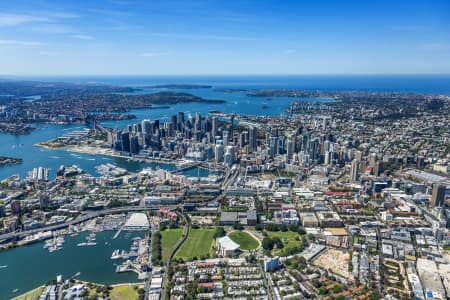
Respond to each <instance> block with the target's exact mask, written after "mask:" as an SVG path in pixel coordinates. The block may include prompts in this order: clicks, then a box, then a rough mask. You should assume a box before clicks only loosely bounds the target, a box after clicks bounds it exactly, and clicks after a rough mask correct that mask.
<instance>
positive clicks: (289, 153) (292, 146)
mask: <svg viewBox="0 0 450 300" xmlns="http://www.w3.org/2000/svg"><path fill="white" fill-rule="evenodd" d="M286 151H287V153H286V154H287V158H288V159H292V156H293V155H294V151H295V141H294V139H293V138H292V137H289V138H288V141H287V146H286Z"/></svg>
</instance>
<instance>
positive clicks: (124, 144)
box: [120, 132, 130, 152]
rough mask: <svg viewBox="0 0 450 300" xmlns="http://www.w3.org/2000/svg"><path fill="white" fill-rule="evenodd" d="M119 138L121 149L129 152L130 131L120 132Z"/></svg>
mask: <svg viewBox="0 0 450 300" xmlns="http://www.w3.org/2000/svg"><path fill="white" fill-rule="evenodd" d="M120 140H121V141H122V145H121V146H122V147H121V151H124V152H130V133H129V132H122V134H121V136H120Z"/></svg>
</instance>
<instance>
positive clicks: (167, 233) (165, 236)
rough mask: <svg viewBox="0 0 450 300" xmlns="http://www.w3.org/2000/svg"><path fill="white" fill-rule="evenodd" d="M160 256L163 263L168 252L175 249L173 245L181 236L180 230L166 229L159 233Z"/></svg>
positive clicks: (181, 230) (181, 231)
mask: <svg viewBox="0 0 450 300" xmlns="http://www.w3.org/2000/svg"><path fill="white" fill-rule="evenodd" d="M160 233H161V254H162V258H163V261H164V262H166V261H167V259H168V256H169V254H170V251H171V250H172V249H173V247H175V244H176V243H177V242H178V241H179V240H180V238H181V235H182V234H183V229H182V228H175V229H166V230H164V231H161V232H160Z"/></svg>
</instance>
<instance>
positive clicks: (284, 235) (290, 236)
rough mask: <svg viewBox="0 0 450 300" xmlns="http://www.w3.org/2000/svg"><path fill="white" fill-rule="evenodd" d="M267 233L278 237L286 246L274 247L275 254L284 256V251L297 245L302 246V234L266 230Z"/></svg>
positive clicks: (272, 236)
mask: <svg viewBox="0 0 450 300" xmlns="http://www.w3.org/2000/svg"><path fill="white" fill-rule="evenodd" d="M266 233H267V235H268V236H269V237H270V238H274V237H278V238H280V240H281V241H282V242H283V245H284V248H283V249H277V248H274V249H273V251H272V254H274V255H279V256H284V253H285V251H286V250H289V249H292V248H295V247H300V246H301V245H302V244H303V242H302V240H301V238H300V235H299V234H298V233H296V232H292V231H285V232H283V231H276V232H274V231H266ZM297 237H298V238H299V240H298V241H297V240H296V238H297Z"/></svg>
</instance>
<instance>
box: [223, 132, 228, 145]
mask: <svg viewBox="0 0 450 300" xmlns="http://www.w3.org/2000/svg"><path fill="white" fill-rule="evenodd" d="M222 140H223V145H224V146H225V147H226V146H228V142H229V137H228V131H224V132H223V138H222Z"/></svg>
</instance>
